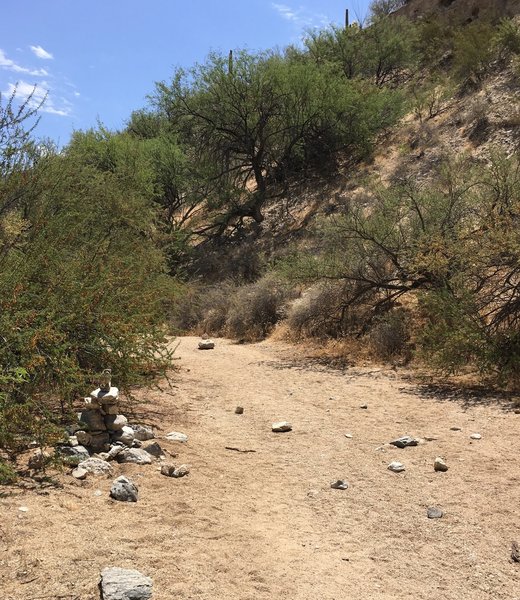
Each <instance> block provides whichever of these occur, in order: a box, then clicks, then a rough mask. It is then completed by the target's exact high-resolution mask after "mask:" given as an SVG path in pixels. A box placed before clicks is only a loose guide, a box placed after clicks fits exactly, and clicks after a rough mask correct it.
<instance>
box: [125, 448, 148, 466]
mask: <svg viewBox="0 0 520 600" xmlns="http://www.w3.org/2000/svg"><path fill="white" fill-rule="evenodd" d="M117 462H120V463H135V464H136V465H149V464H151V462H152V457H151V456H150V455H149V454H148V452H145V451H144V450H141V448H125V449H124V450H123V451H122V452H120V453H119V454H118V455H117Z"/></svg>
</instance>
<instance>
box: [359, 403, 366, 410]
mask: <svg viewBox="0 0 520 600" xmlns="http://www.w3.org/2000/svg"><path fill="white" fill-rule="evenodd" d="M359 408H364V409H367V408H368V404H362V405H361V406H360V407H359Z"/></svg>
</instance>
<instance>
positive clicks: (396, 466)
mask: <svg viewBox="0 0 520 600" xmlns="http://www.w3.org/2000/svg"><path fill="white" fill-rule="evenodd" d="M388 469H389V470H390V471H393V472H394V473H401V472H402V471H404V470H405V466H404V465H403V463H400V462H397V461H395V460H394V461H393V462H391V463H390V464H389V465H388Z"/></svg>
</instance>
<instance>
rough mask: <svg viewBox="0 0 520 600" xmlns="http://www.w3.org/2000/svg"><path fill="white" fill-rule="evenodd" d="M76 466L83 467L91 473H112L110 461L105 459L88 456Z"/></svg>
mask: <svg viewBox="0 0 520 600" xmlns="http://www.w3.org/2000/svg"><path fill="white" fill-rule="evenodd" d="M78 467H81V468H82V469H85V470H86V471H87V472H88V473H91V474H92V475H111V474H112V467H111V466H110V463H107V461H106V460H101V459H100V458H88V459H87V460H84V461H83V462H80V463H79V465H78Z"/></svg>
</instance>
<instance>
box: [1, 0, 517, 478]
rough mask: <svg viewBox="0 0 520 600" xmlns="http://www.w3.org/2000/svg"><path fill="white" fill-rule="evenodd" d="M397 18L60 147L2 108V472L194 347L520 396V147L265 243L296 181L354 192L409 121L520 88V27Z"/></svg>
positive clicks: (452, 164)
mask: <svg viewBox="0 0 520 600" xmlns="http://www.w3.org/2000/svg"><path fill="white" fill-rule="evenodd" d="M398 4H399V3H392V2H388V3H375V4H374V6H373V11H372V15H371V18H370V21H369V23H367V24H366V26H364V27H360V26H359V25H353V26H351V27H347V28H337V27H330V28H326V29H323V30H320V31H311V32H308V33H307V34H306V36H305V38H304V42H303V44H302V45H301V46H290V47H287V48H285V49H283V50H276V51H274V50H273V51H267V52H260V53H253V52H250V51H246V50H238V51H234V52H232V53H230V54H229V55H223V54H218V53H213V54H210V55H209V56H208V58H207V59H206V61H205V62H203V63H202V64H199V65H195V66H194V67H193V68H192V69H190V70H188V71H186V72H185V71H182V70H177V71H175V72H174V73H173V75H172V77H171V78H170V79H169V80H165V81H163V82H159V83H157V84H156V86H155V89H154V91H152V93H151V94H150V98H149V104H148V105H147V106H146V107H143V108H142V109H141V110H138V111H135V112H134V113H133V114H132V115H130V116H129V119H128V122H127V124H126V126H125V128H124V129H123V130H121V131H109V130H107V129H106V128H104V127H103V125H102V124H101V123H100V124H98V126H97V127H96V128H93V129H91V130H88V131H78V132H76V133H74V135H73V137H72V139H71V141H70V143H69V144H68V145H67V146H66V147H65V148H63V149H59V150H58V149H56V148H54V147H53V146H52V144H50V143H48V142H45V141H41V140H38V139H37V137H36V132H37V129H35V128H34V127H35V125H36V124H37V113H38V108H37V107H35V106H34V103H33V102H32V101H31V98H29V99H28V100H27V101H26V103H25V104H23V105H22V106H16V105H15V98H14V95H13V96H12V97H10V98H2V103H1V106H0V267H1V268H0V331H1V336H0V448H1V449H2V455H1V456H2V457H3V459H4V460H8V459H10V458H13V457H15V456H16V453H17V452H18V451H20V450H21V449H23V448H25V447H26V446H27V443H28V442H30V441H33V440H35V439H36V440H37V441H38V443H39V444H41V445H42V446H43V445H45V444H48V443H53V442H55V441H56V440H59V439H60V436H61V435H62V432H63V430H64V429H63V428H64V427H65V426H66V425H67V423H68V422H70V414H71V411H72V410H73V408H74V399H75V398H77V396H78V394H79V392H80V390H82V389H83V388H84V386H85V383H86V382H87V381H89V380H91V379H92V378H95V375H96V373H98V372H99V371H100V370H101V368H103V367H111V368H113V369H114V371H116V372H117V377H118V382H119V383H120V385H121V386H122V387H123V388H124V389H126V390H129V389H130V387H131V385H134V384H138V383H141V382H145V381H147V380H149V379H150V378H153V377H155V376H157V375H159V374H161V373H164V372H165V369H167V368H168V367H169V366H170V365H171V360H170V359H171V356H170V355H169V354H168V353H167V352H165V350H164V345H163V341H164V339H165V336H166V335H168V334H174V333H176V332H179V331H188V330H199V331H208V332H209V333H212V334H220V335H226V336H231V337H234V338H236V339H240V340H257V339H261V338H263V337H265V336H267V335H269V333H270V332H271V331H272V330H273V328H274V327H275V326H276V324H277V323H279V322H280V321H282V320H284V321H285V322H286V324H287V325H288V328H289V329H290V330H291V331H292V332H293V333H294V334H295V335H298V336H310V337H315V338H318V339H324V338H341V337H342V338H348V337H349V336H351V337H355V338H357V339H358V340H364V341H365V342H366V343H367V344H368V345H369V346H370V347H371V348H373V349H374V353H375V354H376V355H377V356H378V357H379V358H380V359H383V360H393V359H394V358H395V357H396V356H406V357H408V358H409V357H411V356H412V354H413V353H414V351H415V355H416V356H421V355H424V356H428V357H429V358H430V359H433V360H434V362H435V364H437V365H438V366H439V367H441V368H444V369H447V370H449V371H455V370H456V369H458V368H461V367H466V366H468V365H474V366H476V367H477V368H478V369H480V370H481V371H482V372H483V373H487V374H493V375H495V376H496V377H497V381H499V382H500V383H501V384H506V385H510V384H512V383H514V382H515V377H516V375H515V373H516V372H517V371H518V366H519V364H518V363H519V361H520V329H519V323H518V320H519V317H520V299H519V298H520V297H519V289H520V288H519V285H520V279H519V266H518V265H519V259H520V256H519V252H520V250H519V243H520V240H519V239H518V233H517V227H516V225H517V221H518V218H519V215H520V206H519V202H520V166H519V162H518V148H510V150H509V152H506V153H499V152H498V151H497V152H496V153H494V154H493V155H491V156H489V157H487V158H485V157H480V158H478V159H477V158H474V157H472V156H470V155H468V156H467V157H456V158H455V157H450V156H446V157H445V159H444V160H442V161H441V163H440V164H438V165H436V168H435V171H434V172H432V177H431V181H433V182H434V183H433V184H432V183H431V181H430V182H423V183H418V182H416V181H414V180H413V177H412V178H410V179H408V180H407V179H406V178H405V179H403V180H401V181H398V182H390V183H385V184H383V183H381V182H377V181H372V182H369V183H368V184H367V190H368V191H367V193H366V195H365V197H364V199H363V202H361V201H360V202H356V201H355V200H354V199H353V200H352V202H350V203H349V205H348V206H346V207H342V208H341V209H339V210H337V211H335V212H334V213H333V214H331V215H328V216H326V217H322V218H319V219H315V220H314V221H313V224H312V226H309V228H308V230H307V232H306V235H305V236H300V237H298V236H293V237H291V236H288V237H286V238H285V239H283V240H282V241H280V239H279V238H277V237H276V235H275V234H274V233H273V234H272V240H271V241H269V242H266V239H268V238H269V232H270V230H272V231H274V230H275V229H276V228H277V227H278V228H282V229H283V223H278V222H277V221H278V220H282V219H281V218H280V219H278V217H277V216H276V215H278V214H282V213H283V207H284V203H285V202H286V201H287V198H288V197H289V196H290V195H291V193H292V192H291V190H292V189H293V186H294V183H295V182H296V181H299V182H301V181H309V182H313V184H314V185H317V186H319V185H321V183H322V182H323V181H326V180H327V178H329V177H333V176H335V175H337V173H338V172H340V171H341V175H342V177H345V178H347V179H348V178H350V177H354V176H355V173H356V169H357V168H358V166H359V165H360V164H366V163H369V162H370V160H371V159H372V157H373V153H374V149H375V148H377V147H378V144H380V143H381V142H382V141H384V140H386V139H388V135H389V134H390V132H391V131H392V129H393V128H394V127H395V126H396V125H397V124H398V123H399V122H400V119H402V118H403V117H404V116H405V115H406V114H414V115H415V118H417V119H419V120H420V121H421V122H424V123H427V122H430V121H432V120H433V119H434V118H435V117H436V116H438V115H439V114H441V113H442V112H443V111H444V110H445V107H446V103H447V102H449V101H450V100H451V99H452V98H453V97H454V96H456V95H459V96H460V95H464V94H466V95H467V94H470V93H472V91H474V90H476V89H478V86H479V85H481V84H482V82H483V80H484V79H485V78H486V77H487V76H488V75H489V73H492V72H496V71H497V70H501V69H508V70H509V72H511V73H513V74H514V73H516V76H517V77H518V76H519V67H518V65H519V61H520V30H519V27H518V24H517V22H515V21H514V20H505V21H500V22H493V21H489V22H488V21H475V22H474V23H471V24H470V25H468V26H465V27H451V26H449V25H447V24H446V23H444V22H441V21H440V20H438V19H436V18H435V17H430V18H427V19H423V20H422V21H421V22H419V23H414V22H411V21H409V20H407V19H405V18H403V17H398V16H395V15H394V14H393V12H394V10H395V8H398ZM512 126H513V127H515V126H518V123H516V125H515V124H514V123H512ZM12 477H13V473H12V472H11V470H10V468H9V467H8V465H7V463H1V464H0V480H2V479H3V480H5V481H7V480H10V479H11V478H12Z"/></svg>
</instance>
